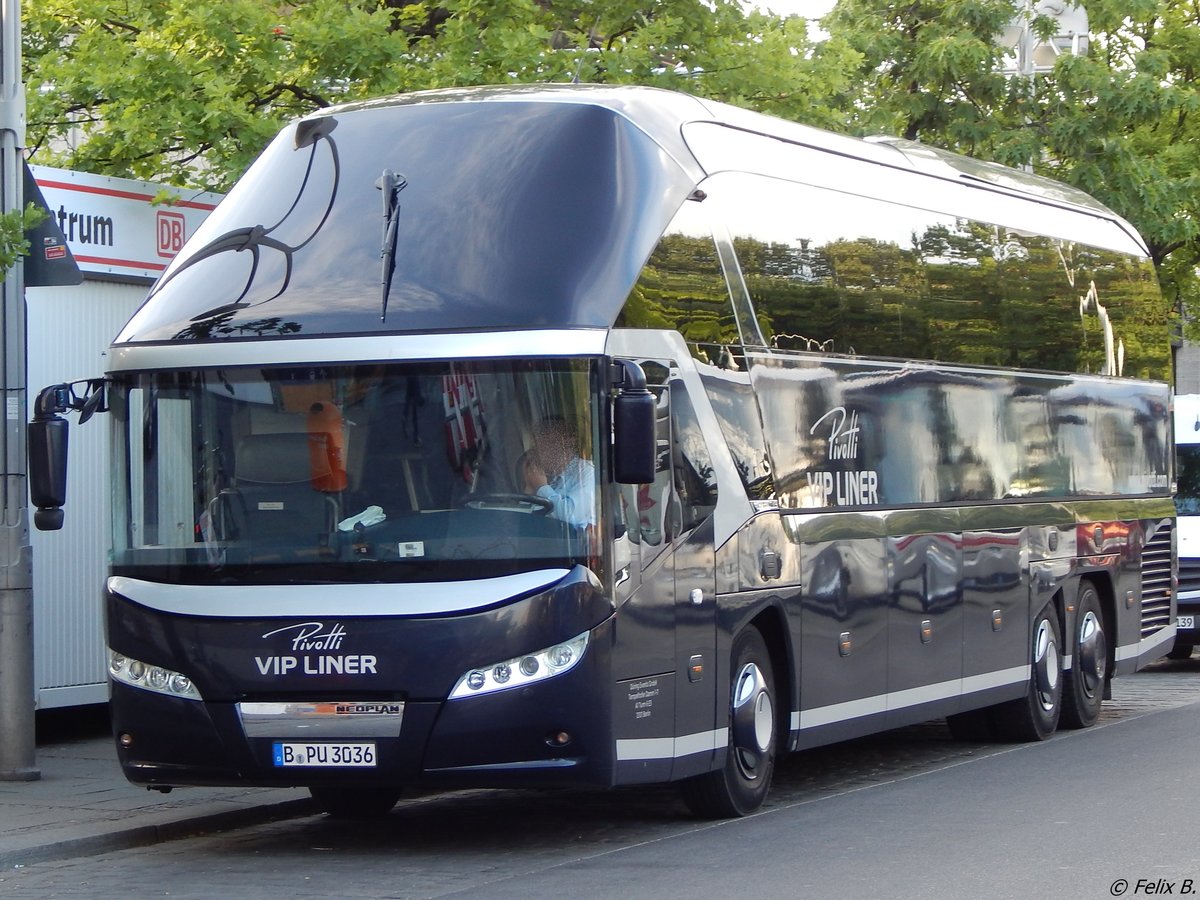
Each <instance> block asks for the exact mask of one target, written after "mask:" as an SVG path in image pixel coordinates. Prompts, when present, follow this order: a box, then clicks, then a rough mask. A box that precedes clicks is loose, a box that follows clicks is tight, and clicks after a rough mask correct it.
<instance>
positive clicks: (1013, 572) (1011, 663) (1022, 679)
mask: <svg viewBox="0 0 1200 900" xmlns="http://www.w3.org/2000/svg"><path fill="white" fill-rule="evenodd" d="M1028 558H1029V549H1028V538H1027V530H1026V529H1023V528H996V529H988V530H966V531H964V532H963V582H962V591H963V691H962V692H963V701H962V706H963V708H964V709H969V708H974V707H977V706H985V705H990V704H992V703H996V702H1000V701H1002V700H1006V699H1009V698H1012V697H1019V696H1021V695H1022V694H1023V693H1024V691H1025V689H1026V685H1027V684H1028V670H1027V668H1026V666H1027V664H1028V662H1029V660H1028V656H1029V648H1028V646H1027V640H1026V638H1027V635H1028V628H1027V625H1026V623H1027V622H1028V620H1029V572H1028V562H1027V561H1028Z"/></svg>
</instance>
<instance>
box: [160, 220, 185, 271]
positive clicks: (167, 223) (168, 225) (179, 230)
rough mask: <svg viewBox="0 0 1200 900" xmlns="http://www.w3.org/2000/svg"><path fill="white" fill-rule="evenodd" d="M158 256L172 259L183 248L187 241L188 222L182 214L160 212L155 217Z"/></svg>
mask: <svg viewBox="0 0 1200 900" xmlns="http://www.w3.org/2000/svg"><path fill="white" fill-rule="evenodd" d="M155 222H156V224H157V226H158V227H157V229H156V230H157V232H158V255H159V256H162V257H164V258H166V259H170V258H171V257H173V256H174V255H175V254H176V253H178V252H179V251H180V250H181V249H182V248H183V242H184V240H186V239H187V220H186V219H185V218H184V217H183V216H182V215H181V214H180V213H174V212H166V211H164V210H161V209H160V210H159V211H158V213H157V214H156V216H155Z"/></svg>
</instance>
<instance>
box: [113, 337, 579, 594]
mask: <svg viewBox="0 0 1200 900" xmlns="http://www.w3.org/2000/svg"><path fill="white" fill-rule="evenodd" d="M600 371H602V369H601V366H600V365H599V362H598V361H597V360H563V359H554V360H521V361H519V362H518V361H508V360H505V361H490V362H478V361H470V362H438V363H420V364H414V363H406V364H403V365H400V364H385V363H379V364H366V365H363V364H359V365H346V366H338V365H333V366H327V365H320V366H304V367H274V368H227V369H216V368H214V369H203V370H187V371H172V372H162V373H154V374H134V375H130V376H126V377H122V378H119V379H118V380H117V381H116V383H115V384H114V385H113V387H112V390H111V398H112V409H113V412H114V413H115V418H116V423H117V424H116V440H115V456H114V467H115V469H116V471H115V478H114V503H113V525H114V537H113V573H114V574H117V575H126V576H130V577H138V578H144V579H147V580H153V581H160V582H170V583H181V584H220V583H260V584H278V583H331V582H336V583H355V582H358V583H364V582H376V583H378V582H424V581H457V580H467V579H472V578H482V577H489V576H498V575H508V574H514V573H519V572H523V571H530V570H535V569H550V568H569V567H571V566H573V565H575V564H583V565H589V566H591V567H592V568H593V570H594V571H595V570H596V569H597V568H598V567H599V565H600V563H599V562H598V561H597V559H596V558H595V556H596V554H597V551H596V549H595V547H596V546H597V545H598V541H597V540H596V526H597V523H598V522H599V516H598V514H597V502H598V497H599V494H600V491H599V490H598V483H599V482H598V479H599V474H598V462H599V461H598V459H597V456H596V454H595V452H594V448H596V447H597V446H599V442H598V437H599V434H600V420H601V416H600V411H601V409H602V407H601V405H600V404H599V403H598V402H597V399H596V398H599V397H600V396H601V393H600V389H599V385H600V384H601V381H600V378H599V375H598V373H599V372H600ZM596 575H597V577H602V573H601V572H599V571H596Z"/></svg>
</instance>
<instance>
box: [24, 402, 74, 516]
mask: <svg viewBox="0 0 1200 900" xmlns="http://www.w3.org/2000/svg"><path fill="white" fill-rule="evenodd" d="M68 396H69V389H68V388H67V386H66V385H61V384H58V385H52V386H51V387H48V388H44V389H43V390H42V392H41V393H40V394H38V397H37V401H36V403H35V405H34V414H33V421H32V422H30V423H29V426H28V430H27V432H26V450H27V456H28V459H29V502H30V504H31V505H33V506H35V507H37V511H36V512H35V513H34V514H33V524H34V527H36V528H37V529H38V531H58V530H59V529H60V528H62V525H63V511H62V507H63V505H64V504H65V503H66V502H67V420H66V419H64V418H63V417H62V416H60V415H58V413H60V412H63V411H64V410H65V409H66V408H67V402H68V401H67V399H66V398H67V397H68Z"/></svg>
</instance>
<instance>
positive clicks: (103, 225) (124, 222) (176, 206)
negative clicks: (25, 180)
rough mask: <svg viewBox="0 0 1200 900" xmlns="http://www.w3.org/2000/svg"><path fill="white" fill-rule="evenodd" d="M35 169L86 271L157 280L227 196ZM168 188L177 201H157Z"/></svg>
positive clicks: (56, 170) (74, 251) (76, 257)
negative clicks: (157, 197)
mask: <svg viewBox="0 0 1200 900" xmlns="http://www.w3.org/2000/svg"><path fill="white" fill-rule="evenodd" d="M29 168H30V171H32V172H33V177H34V180H35V181H36V182H37V183H38V187H39V188H41V191H42V196H43V197H45V199H46V206H47V207H48V208H49V210H50V215H52V216H53V217H54V218H55V221H57V222H58V227H59V228H61V229H62V232H63V234H64V235H65V236H66V239H67V245H68V246H69V247H70V248H71V252H72V253H73V254H74V255H75V260H76V262H78V263H79V268H80V270H81V271H82V272H84V274H85V275H87V274H90V275H104V276H109V277H114V278H129V279H132V280H137V281H142V280H146V279H154V278H157V277H158V276H159V275H160V274H161V273H162V271H163V269H165V268H166V267H167V263H168V262H169V261H170V260H171V259H172V258H173V257H174V256H175V254H176V253H178V252H179V250H180V248H181V247H183V243H184V241H185V240H187V238H188V237H189V236H190V235H191V234H192V233H193V232H194V231H195V230H196V229H197V228H198V227H200V223H201V222H203V221H204V219H205V218H206V217H207V216H208V214H209V213H210V212H211V211H212V210H213V208H214V207H215V206H216V205H217V203H218V202H219V201H220V199H221V197H220V195H219V194H210V193H205V192H202V191H183V190H179V189H177V188H169V187H165V186H163V185H157V184H151V183H150V182H146V181H134V180H132V179H129V178H108V177H106V176H103V175H89V174H86V173H84V172H72V171H68V170H66V169H50V168H46V167H45V166H30V167H29ZM162 191H166V192H167V193H169V194H170V195H171V200H170V201H169V202H168V203H160V204H155V203H154V198H155V197H156V196H157V195H158V194H159V193H160V192H162ZM39 250H40V248H37V247H34V248H31V251H30V252H33V253H37V252H39Z"/></svg>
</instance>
